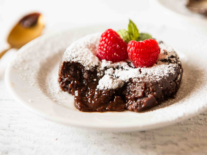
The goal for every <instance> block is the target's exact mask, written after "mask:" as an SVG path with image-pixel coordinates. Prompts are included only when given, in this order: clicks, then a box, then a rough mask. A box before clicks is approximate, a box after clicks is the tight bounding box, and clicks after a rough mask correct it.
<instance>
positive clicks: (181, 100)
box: [6, 22, 207, 131]
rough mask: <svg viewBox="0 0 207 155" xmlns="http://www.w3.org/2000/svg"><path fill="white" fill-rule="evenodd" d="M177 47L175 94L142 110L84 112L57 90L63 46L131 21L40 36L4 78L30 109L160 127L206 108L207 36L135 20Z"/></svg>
mask: <svg viewBox="0 0 207 155" xmlns="http://www.w3.org/2000/svg"><path fill="white" fill-rule="evenodd" d="M136 23H137V25H138V26H139V29H140V30H141V31H147V32H149V33H151V34H152V35H153V36H154V37H158V38H160V39H162V40H164V41H165V42H167V43H168V44H169V45H171V46H172V47H174V48H175V49H176V50H177V51H179V55H180V57H181V60H182V63H183V67H184V76H183V82H182V84H181V88H180V90H179V92H178V94H177V97H176V98H175V99H171V100H168V101H166V102H164V103H163V104H161V105H160V106H158V107H155V108H154V109H152V110H150V111H148V112H143V113H135V112H105V113H86V112H80V111H78V110H77V109H75V108H74V105H73V97H72V96H71V95H69V94H67V93H65V92H61V91H59V86H58V83H57V78H58V67H59V63H60V61H61V56H62V53H63V51H64V50H65V49H66V47H67V46H69V45H70V44H71V43H72V42H73V41H75V40H76V39H78V38H80V37H82V36H85V35H86V34H91V33H95V32H103V31H104V30H106V29H107V28H114V29H119V28H123V27H126V26H127V25H126V24H127V23H117V24H112V23H109V24H105V25H102V26H90V27H82V28H75V29H68V30H63V31H60V32H58V33H54V34H49V35H45V36H42V37H40V38H38V39H36V40H34V41H32V42H30V43H29V44H27V45H26V46H24V47H23V48H21V49H20V50H19V51H18V54H17V56H16V58H15V59H14V61H12V63H11V64H10V65H9V67H8V68H7V71H6V83H7V87H8V89H9V91H10V92H11V94H12V95H13V96H14V98H15V99H16V100H17V101H18V102H19V103H21V104H22V105H23V106H25V107H26V108H28V109H29V110H31V111H32V112H34V113H36V114H38V115H40V116H42V117H44V118H47V119H49V120H52V121H56V122H59V123H62V124H66V125H71V126H77V127H84V128H91V129H99V130H107V131H135V130H148V129H152V128H158V127H162V126H166V125H170V124H172V123H176V122H179V121H182V120H184V119H187V118H189V117H192V116H194V115H195V114H198V113H199V112H202V111H204V110H206V108H207V95H206V93H207V82H206V77H207V67H206V66H207V61H206V58H207V44H206V40H207V38H203V37H201V36H199V35H197V34H193V33H189V32H188V31H186V32H185V31H183V30H182V31H181V30H176V29H173V28H169V27H166V26H155V25H154V24H151V25H150V24H142V23H139V22H136Z"/></svg>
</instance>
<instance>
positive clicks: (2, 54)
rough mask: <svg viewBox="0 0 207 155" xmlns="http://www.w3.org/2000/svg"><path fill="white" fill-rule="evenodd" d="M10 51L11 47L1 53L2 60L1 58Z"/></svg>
mask: <svg viewBox="0 0 207 155" xmlns="http://www.w3.org/2000/svg"><path fill="white" fill-rule="evenodd" d="M10 49H11V47H9V48H7V49H5V50H3V51H2V52H0V59H1V58H2V57H3V56H4V54H5V53H6V52H7V51H8V50H10Z"/></svg>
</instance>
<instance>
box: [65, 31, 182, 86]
mask: <svg viewBox="0 0 207 155" xmlns="http://www.w3.org/2000/svg"><path fill="white" fill-rule="evenodd" d="M99 39H100V34H92V35H88V36H86V37H84V38H82V39H79V40H78V41H76V42H74V43H73V44H72V45H71V46H70V47H68V48H67V50H66V51H65V53H64V58H63V61H73V62H79V63H80V64H82V65H83V66H85V67H86V69H87V70H90V69H92V68H94V67H97V68H98V70H97V71H98V73H97V74H98V76H103V73H105V74H104V76H103V77H102V78H101V79H100V80H99V84H98V86H97V89H116V88H120V87H122V86H123V84H124V82H127V81H128V80H129V79H130V78H134V77H137V78H140V80H143V78H144V79H145V80H146V79H147V80H157V81H159V80H161V79H162V77H163V76H166V77H167V76H169V75H172V74H175V73H176V72H175V70H176V69H177V68H178V67H179V65H178V63H180V62H179V58H178V56H177V54H176V52H175V51H174V50H173V48H171V47H169V46H167V45H166V44H164V43H163V42H162V41H158V42H159V46H160V49H161V52H160V55H159V58H158V61H157V63H156V64H155V65H153V66H152V67H148V68H134V66H133V64H132V63H131V62H130V61H128V62H117V63H112V62H110V61H106V60H102V61H99V59H98V58H97V57H96V56H95V55H96V51H97V47H98V43H99ZM163 60H170V62H171V63H169V62H167V61H163ZM129 64H130V65H129Z"/></svg>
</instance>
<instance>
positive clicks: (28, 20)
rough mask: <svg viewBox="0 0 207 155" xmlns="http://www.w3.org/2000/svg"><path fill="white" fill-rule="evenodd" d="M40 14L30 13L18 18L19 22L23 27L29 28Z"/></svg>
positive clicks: (35, 22)
mask: <svg viewBox="0 0 207 155" xmlns="http://www.w3.org/2000/svg"><path fill="white" fill-rule="evenodd" d="M39 16H40V14H39V13H32V14H29V15H27V16H25V17H23V18H22V19H21V20H20V24H21V25H22V26H23V27H24V28H31V27H33V26H35V25H36V24H37V21H38V18H39Z"/></svg>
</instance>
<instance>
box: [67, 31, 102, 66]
mask: <svg viewBox="0 0 207 155" xmlns="http://www.w3.org/2000/svg"><path fill="white" fill-rule="evenodd" d="M99 38H100V34H99V33H97V34H93V35H88V36H86V37H83V38H81V39H79V40H78V41H76V42H74V43H73V44H71V45H70V46H69V47H68V48H67V49H66V51H65V53H64V56H63V61H73V62H79V63H80V64H82V65H83V66H85V67H86V69H91V68H93V67H95V66H97V65H98V64H99V60H98V58H97V57H96V56H95V54H96V49H97V47H98V43H99Z"/></svg>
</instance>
